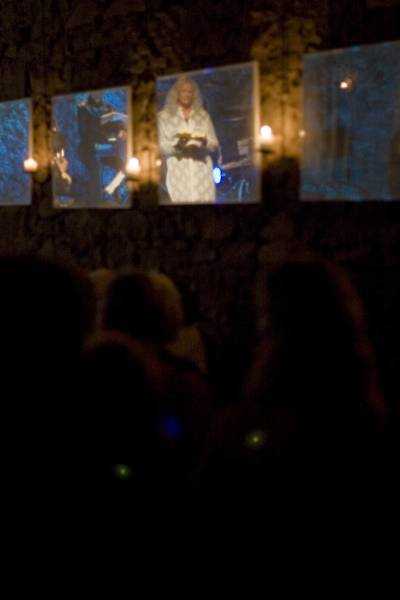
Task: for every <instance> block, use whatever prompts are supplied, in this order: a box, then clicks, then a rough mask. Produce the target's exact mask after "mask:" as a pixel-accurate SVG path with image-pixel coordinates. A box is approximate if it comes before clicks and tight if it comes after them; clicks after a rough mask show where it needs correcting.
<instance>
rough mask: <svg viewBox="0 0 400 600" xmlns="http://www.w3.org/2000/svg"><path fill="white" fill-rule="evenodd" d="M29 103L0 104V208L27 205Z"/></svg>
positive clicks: (29, 197)
mask: <svg viewBox="0 0 400 600" xmlns="http://www.w3.org/2000/svg"><path fill="white" fill-rule="evenodd" d="M30 127H31V101H30V100H29V99H26V98H25V99H23V100H13V101H11V102H2V103H0V205H16V206H24V205H28V204H30V203H31V177H30V175H28V174H27V173H25V172H24V161H25V160H26V159H27V158H28V157H29V155H30Z"/></svg>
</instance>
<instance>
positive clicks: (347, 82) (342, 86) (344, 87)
mask: <svg viewBox="0 0 400 600" xmlns="http://www.w3.org/2000/svg"><path fill="white" fill-rule="evenodd" d="M352 85H353V82H352V80H351V79H350V78H349V77H346V79H343V81H341V82H340V84H339V87H340V89H341V90H349V89H350V88H351V86H352Z"/></svg>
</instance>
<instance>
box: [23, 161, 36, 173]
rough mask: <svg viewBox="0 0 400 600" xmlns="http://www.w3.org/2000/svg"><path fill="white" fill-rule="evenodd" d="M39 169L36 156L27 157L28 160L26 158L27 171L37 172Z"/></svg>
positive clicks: (25, 168)
mask: <svg viewBox="0 0 400 600" xmlns="http://www.w3.org/2000/svg"><path fill="white" fill-rule="evenodd" d="M37 170H38V164H37V161H36V160H35V159H34V158H32V157H30V158H27V159H26V160H24V171H25V173H36V171H37Z"/></svg>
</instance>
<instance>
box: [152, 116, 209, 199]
mask: <svg viewBox="0 0 400 600" xmlns="http://www.w3.org/2000/svg"><path fill="white" fill-rule="evenodd" d="M158 132H159V142H160V151H161V153H162V154H163V155H164V156H165V158H166V161H167V180H166V184H167V189H168V193H169V195H170V198H171V202H176V203H178V202H179V203H182V202H183V203H191V202H199V203H200V202H215V184H214V180H213V176H212V170H213V164H212V160H211V156H210V155H209V154H208V155H207V156H206V157H205V159H204V160H195V159H193V158H187V157H180V156H179V153H178V152H177V150H176V148H175V145H176V144H177V142H178V137H177V134H179V133H191V134H194V135H196V136H199V137H200V136H203V137H205V138H206V140H207V143H206V149H207V150H208V151H209V152H213V151H214V150H216V148H217V147H218V140H217V136H216V134H215V130H214V126H213V124H212V121H211V119H210V116H209V114H208V113H207V111H205V110H204V109H203V108H199V109H196V110H192V111H191V113H190V116H189V118H188V119H187V120H186V119H185V117H184V115H183V111H182V109H181V108H180V107H178V110H177V112H176V113H175V114H174V115H171V114H169V113H168V112H166V111H165V110H163V111H161V112H160V113H159V115H158Z"/></svg>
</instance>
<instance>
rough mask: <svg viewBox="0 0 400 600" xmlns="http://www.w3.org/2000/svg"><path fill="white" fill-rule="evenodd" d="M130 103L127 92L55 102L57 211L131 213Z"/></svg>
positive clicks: (124, 89) (93, 93)
mask: <svg viewBox="0 0 400 600" xmlns="http://www.w3.org/2000/svg"><path fill="white" fill-rule="evenodd" d="M129 103H130V89H129V88H127V87H121V88H111V89H105V90H95V91H90V92H82V93H79V94H71V95H68V96H56V97H54V98H53V102H52V106H53V113H52V180H53V201H54V206H56V207H68V208H129V206H130V194H129V191H128V187H127V182H126V175H125V164H126V162H127V158H128V146H129V136H130V131H131V122H130V118H129Z"/></svg>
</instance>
